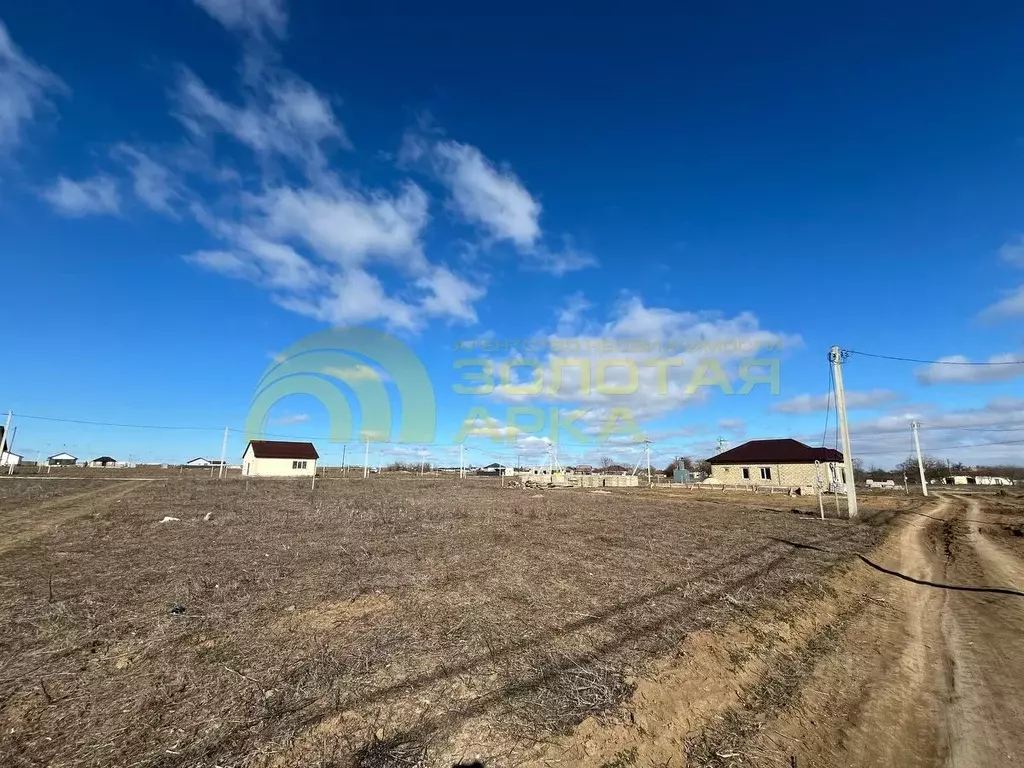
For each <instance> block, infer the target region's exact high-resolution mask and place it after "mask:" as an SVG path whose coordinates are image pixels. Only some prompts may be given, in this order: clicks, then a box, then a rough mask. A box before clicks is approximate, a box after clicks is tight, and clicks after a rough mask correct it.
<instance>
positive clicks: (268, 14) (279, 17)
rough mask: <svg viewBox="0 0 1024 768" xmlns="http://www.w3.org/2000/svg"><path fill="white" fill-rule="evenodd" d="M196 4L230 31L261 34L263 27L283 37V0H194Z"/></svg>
mask: <svg viewBox="0 0 1024 768" xmlns="http://www.w3.org/2000/svg"><path fill="white" fill-rule="evenodd" d="M195 2H196V5H198V6H199V7H200V8H202V9H203V10H204V11H206V12H207V13H208V14H210V15H211V16H212V17H213V18H215V19H216V20H217V21H219V22H220V23H221V24H223V25H224V26H225V27H226V28H227V29H228V30H230V31H232V32H244V33H248V34H251V35H255V36H257V37H259V36H262V34H263V30H264V28H266V29H267V30H269V31H270V32H271V33H272V34H273V35H275V36H276V37H284V35H285V32H286V31H287V27H288V14H287V13H286V12H285V9H284V0H195Z"/></svg>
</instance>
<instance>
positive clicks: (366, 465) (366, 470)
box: [363, 438, 370, 480]
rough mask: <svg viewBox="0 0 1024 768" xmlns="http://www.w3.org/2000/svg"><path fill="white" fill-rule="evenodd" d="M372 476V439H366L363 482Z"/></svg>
mask: <svg viewBox="0 0 1024 768" xmlns="http://www.w3.org/2000/svg"><path fill="white" fill-rule="evenodd" d="M369 476H370V438H366V453H364V454H363V480H365V479H366V478H368V477H369Z"/></svg>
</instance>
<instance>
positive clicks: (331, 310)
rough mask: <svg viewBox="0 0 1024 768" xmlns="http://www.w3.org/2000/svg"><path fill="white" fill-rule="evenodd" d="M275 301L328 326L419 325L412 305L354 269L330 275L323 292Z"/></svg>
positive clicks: (411, 328) (407, 326)
mask: <svg viewBox="0 0 1024 768" xmlns="http://www.w3.org/2000/svg"><path fill="white" fill-rule="evenodd" d="M275 301H276V302H277V303H278V304H279V305H280V306H282V307H284V308H285V309H289V310H291V311H293V312H297V313H299V314H301V315H307V316H309V317H312V318H315V319H317V320H322V321H324V322H326V323H330V324H331V325H346V324H349V323H368V322H373V321H384V322H386V323H387V324H388V325H391V326H393V327H395V328H400V329H404V330H416V329H418V328H419V327H420V324H421V321H420V319H419V317H418V316H417V312H416V308H415V307H414V306H413V305H412V304H409V303H408V302H406V301H404V300H402V299H398V298H395V297H391V296H388V295H387V293H386V292H385V290H384V286H383V285H382V284H381V281H380V280H379V279H378V278H377V277H375V276H374V275H371V274H370V273H369V272H365V271H363V270H361V269H356V268H351V269H347V270H345V271H343V272H341V273H340V274H337V275H334V276H333V277H331V278H330V280H329V285H328V287H327V290H326V292H325V293H323V294H320V295H318V296H315V297H313V298H303V297H300V296H285V297H279V298H276V299H275Z"/></svg>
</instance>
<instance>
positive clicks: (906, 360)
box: [843, 349, 1024, 365]
mask: <svg viewBox="0 0 1024 768" xmlns="http://www.w3.org/2000/svg"><path fill="white" fill-rule="evenodd" d="M843 351H844V352H847V353H849V354H851V355H860V356H861V357H874V358H877V359H879V360H898V361H899V362H901V363H921V364H923V365H1024V360H919V359H917V358H914V357H898V356H896V355H876V354H874V353H872V352H859V351H857V350H856V349H846V350H843Z"/></svg>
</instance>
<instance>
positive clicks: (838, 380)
mask: <svg viewBox="0 0 1024 768" xmlns="http://www.w3.org/2000/svg"><path fill="white" fill-rule="evenodd" d="M849 356H850V353H849V352H847V351H846V350H845V349H840V348H839V347H838V346H833V347H832V349H830V350H829V353H828V358H829V360H831V361H832V376H833V378H834V381H835V387H836V416H837V417H838V419H839V435H840V438H841V439H842V441H843V466H844V467H845V474H846V483H845V485H846V514H847V516H848V517H849V518H851V519H852V518H854V517H856V516H857V484H856V483H855V482H854V479H855V478H854V476H853V451H852V449H851V448H850V425H849V424H847V423H846V392H845V390H844V389H843V362H845V361H846V359H847V358H848V357H849ZM838 503H839V496H838V495H837V496H836V504H838Z"/></svg>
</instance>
